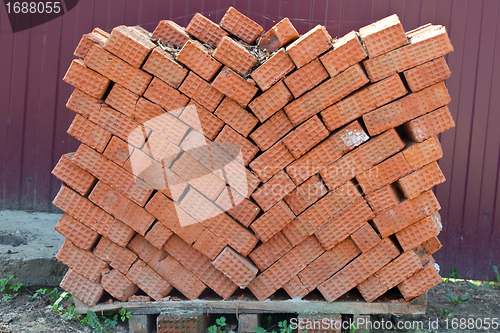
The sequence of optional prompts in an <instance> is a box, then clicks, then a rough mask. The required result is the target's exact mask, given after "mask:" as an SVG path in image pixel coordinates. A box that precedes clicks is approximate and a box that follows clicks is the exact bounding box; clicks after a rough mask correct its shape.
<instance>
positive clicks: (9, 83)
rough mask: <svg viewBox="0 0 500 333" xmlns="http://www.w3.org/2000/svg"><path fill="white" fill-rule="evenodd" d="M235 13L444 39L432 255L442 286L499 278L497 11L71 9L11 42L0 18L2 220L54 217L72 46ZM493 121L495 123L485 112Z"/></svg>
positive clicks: (296, 4) (282, 0) (196, 5)
mask: <svg viewBox="0 0 500 333" xmlns="http://www.w3.org/2000/svg"><path fill="white" fill-rule="evenodd" d="M229 6H235V7H236V8H237V9H239V10H240V11H241V12H243V13H244V14H247V15H249V16H250V17H251V18H252V19H254V20H255V21H257V22H258V23H260V24H261V25H262V26H263V27H264V28H265V29H269V28H270V27H271V26H272V25H273V24H275V23H276V22H278V21H279V20H280V19H282V18H283V17H288V18H290V20H291V21H292V22H293V23H294V25H295V26H296V27H297V29H298V31H299V32H300V33H304V32H306V31H307V30H309V29H311V28H312V27H314V26H315V25H317V24H322V25H325V26H326V27H327V29H328V31H329V32H330V34H331V35H332V37H339V36H342V35H344V34H346V33H348V32H349V31H351V30H353V29H355V30H357V29H359V28H360V27H362V26H364V25H366V24H369V23H371V22H373V21H376V20H379V19H381V18H383V17H386V16H388V15H390V14H393V13H396V14H398V15H399V17H400V18H401V20H402V22H403V26H404V27H405V29H406V30H410V29H413V28H416V27H418V26H420V25H422V24H425V23H428V22H432V23H434V24H442V25H444V26H446V27H447V29H448V31H449V34H450V38H451V40H452V42H453V45H454V47H455V52H454V53H452V54H450V55H448V57H447V60H448V63H449V66H450V68H451V70H452V72H453V74H452V76H451V78H450V79H449V80H448V81H447V85H448V89H449V91H450V95H451V96H452V102H451V104H450V110H451V112H452V114H453V116H454V118H455V120H456V123H457V126H456V127H455V128H454V129H452V130H449V131H447V132H445V133H444V134H442V135H440V139H441V142H442V144H443V149H444V157H443V159H442V160H441V161H440V165H441V167H442V169H443V172H444V174H445V176H446V177H447V182H446V183H444V184H442V185H439V186H438V187H437V188H436V194H437V196H438V198H439V200H440V202H441V205H442V210H441V215H442V218H443V227H444V230H443V232H442V233H441V236H440V239H441V241H442V242H443V244H444V248H443V249H442V250H441V251H439V252H438V253H437V254H436V259H437V261H438V262H439V263H440V264H441V265H442V268H443V271H442V273H443V274H444V275H447V274H448V273H449V272H450V270H451V267H452V266H455V267H457V269H458V272H459V276H461V277H467V278H476V279H493V278H494V274H493V271H492V268H491V267H492V265H499V266H500V242H498V239H499V238H500V197H499V196H498V195H497V193H498V192H499V191H498V190H499V162H500V161H499V158H500V131H499V130H498V124H500V112H498V111H497V108H496V107H497V106H498V105H500V91H499V89H498V88H497V87H500V65H499V64H500V63H499V60H500V59H499V58H500V52H496V51H495V49H496V48H497V47H500V36H499V29H500V26H499V22H498V17H499V14H500V12H499V11H500V8H499V2H498V1H496V0H484V1H471V0H469V1H466V0H456V1H452V0H439V1H437V0H421V1H416V0H411V1H410V0H406V1H391V0H357V1H354V0H349V1H347V0H345V1H340V0H337V1H335V0H313V1H303V0H294V1H292V0H276V1H274V0H273V1H271V0H250V1H236V0H213V1H210V0H201V1H193V0H187V1H174V0H167V1H165V0H142V1H139V0H108V1H104V0H81V1H80V2H79V4H78V5H77V6H76V7H75V8H74V9H73V10H72V11H70V12H69V13H67V14H65V15H64V16H62V17H60V18H58V19H56V20H54V21H51V22H48V23H46V24H44V25H41V26H38V27H35V28H33V29H31V30H26V31H23V32H19V33H16V34H12V32H11V29H10V25H9V23H8V19H7V15H6V13H5V10H3V9H2V10H1V15H0V179H1V180H2V181H1V182H0V209H1V208H3V209H23V210H37V211H54V210H55V209H54V207H53V206H52V205H51V203H50V202H51V200H52V198H53V197H54V195H55V194H56V192H57V190H58V188H59V182H58V181H57V179H55V178H54V177H53V176H51V175H50V171H51V169H52V168H53V166H54V165H55V164H56V162H57V160H58V159H59V157H60V156H61V155H62V154H64V153H67V152H70V151H74V150H75V149H76V148H77V145H78V142H77V141H76V140H74V139H73V138H71V137H70V136H68V135H67V134H66V130H67V128H68V126H69V124H70V123H71V120H72V118H73V116H74V115H73V114H72V112H70V111H69V110H67V109H66V108H65V106H64V105H65V102H66V100H67V98H68V96H69V95H70V93H71V87H70V86H69V85H67V84H66V83H64V82H62V81H61V79H62V77H63V76H64V73H65V71H66V69H67V68H68V66H69V64H70V62H71V60H72V59H73V56H72V53H73V50H74V49H75V47H76V45H77V44H78V41H79V40H80V37H81V35H82V34H84V33H88V32H90V31H91V30H92V28H93V27H96V26H97V27H100V28H102V29H104V30H106V31H111V29H112V28H113V27H115V26H117V25H120V24H125V25H136V24H138V25H141V26H142V27H144V28H146V29H147V30H149V31H152V30H153V29H154V28H155V26H156V24H157V23H158V21H159V20H161V19H170V20H174V21H176V22H177V23H179V24H180V25H182V26H186V25H187V24H188V23H189V20H190V19H191V17H192V16H193V15H194V14H195V13H196V12H201V13H203V14H204V15H206V16H207V17H209V18H211V19H212V20H214V21H215V22H218V21H219V20H220V19H221V18H222V15H223V14H224V12H225V10H226V9H227V8H228V7H229ZM495 111H496V112H495Z"/></svg>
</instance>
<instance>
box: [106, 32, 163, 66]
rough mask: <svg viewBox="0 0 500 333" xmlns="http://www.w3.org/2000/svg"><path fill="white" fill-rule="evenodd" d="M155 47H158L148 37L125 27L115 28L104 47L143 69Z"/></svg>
mask: <svg viewBox="0 0 500 333" xmlns="http://www.w3.org/2000/svg"><path fill="white" fill-rule="evenodd" d="M155 47H156V45H155V44H154V43H153V42H151V40H149V38H148V37H147V36H145V35H143V34H142V33H140V32H138V31H137V30H135V29H133V28H130V27H126V26H124V25H119V26H117V27H115V28H113V30H112V31H111V34H110V35H109V37H108V39H107V41H106V43H104V45H103V48H104V49H105V50H106V51H108V52H111V53H112V54H114V55H116V56H117V57H118V58H120V59H122V60H124V61H126V62H127V63H129V64H130V65H132V66H134V67H136V68H140V67H141V65H142V64H143V63H144V61H145V59H146V58H147V57H148V55H149V53H150V52H151V50H153V49H154V48H155Z"/></svg>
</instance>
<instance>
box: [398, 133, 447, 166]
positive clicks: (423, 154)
mask: <svg viewBox="0 0 500 333" xmlns="http://www.w3.org/2000/svg"><path fill="white" fill-rule="evenodd" d="M403 155H404V156H405V158H406V161H407V162H408V164H410V166H411V168H412V169H413V170H418V169H420V168H421V167H423V166H424V165H427V164H429V163H431V162H434V161H437V160H439V159H440V158H441V157H443V149H442V148H441V143H439V140H438V138H437V137H435V136H434V137H432V138H430V139H427V140H425V141H423V142H421V143H410V144H408V146H407V148H406V149H405V150H403Z"/></svg>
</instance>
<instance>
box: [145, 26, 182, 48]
mask: <svg viewBox="0 0 500 333" xmlns="http://www.w3.org/2000/svg"><path fill="white" fill-rule="evenodd" d="M151 38H153V39H159V40H160V41H162V42H163V43H165V44H167V45H169V44H172V45H175V46H177V47H183V46H184V44H185V43H186V42H187V41H188V40H191V38H190V37H189V35H188V34H187V33H186V30H185V29H184V28H183V27H181V26H180V25H178V24H177V23H175V22H174V21H169V20H161V21H160V22H159V23H158V26H157V27H156V28H155V31H153V34H152V35H151Z"/></svg>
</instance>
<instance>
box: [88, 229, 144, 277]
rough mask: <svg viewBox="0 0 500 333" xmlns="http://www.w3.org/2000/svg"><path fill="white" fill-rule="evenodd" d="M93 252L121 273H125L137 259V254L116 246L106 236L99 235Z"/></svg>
mask: <svg viewBox="0 0 500 333" xmlns="http://www.w3.org/2000/svg"><path fill="white" fill-rule="evenodd" d="M93 254H94V255H95V256H96V257H97V258H99V259H101V260H103V261H105V262H107V263H109V265H110V266H111V267H113V268H114V269H117V270H118V271H120V272H121V273H123V274H127V272H128V270H129V269H130V266H132V264H133V263H134V262H135V261H136V260H137V255H135V254H134V253H133V252H132V251H130V250H129V249H126V248H123V247H121V246H118V245H117V244H115V243H113V242H112V241H110V240H109V239H108V238H106V237H101V239H100V240H99V243H97V245H96V247H95V248H94V251H93Z"/></svg>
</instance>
